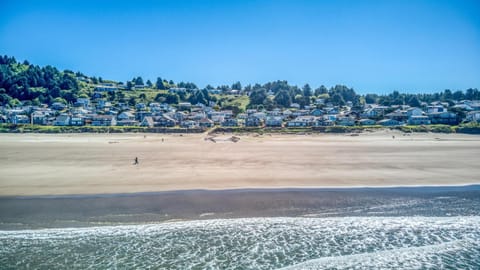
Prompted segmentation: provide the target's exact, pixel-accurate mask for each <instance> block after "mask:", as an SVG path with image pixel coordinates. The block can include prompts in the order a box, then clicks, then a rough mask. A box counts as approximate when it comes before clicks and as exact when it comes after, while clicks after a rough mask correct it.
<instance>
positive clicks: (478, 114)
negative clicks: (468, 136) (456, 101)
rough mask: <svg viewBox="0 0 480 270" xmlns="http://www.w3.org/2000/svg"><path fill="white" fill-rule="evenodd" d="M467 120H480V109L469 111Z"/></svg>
mask: <svg viewBox="0 0 480 270" xmlns="http://www.w3.org/2000/svg"><path fill="white" fill-rule="evenodd" d="M465 120H466V121H467V122H480V111H473V112H468V113H467V116H466V118H465Z"/></svg>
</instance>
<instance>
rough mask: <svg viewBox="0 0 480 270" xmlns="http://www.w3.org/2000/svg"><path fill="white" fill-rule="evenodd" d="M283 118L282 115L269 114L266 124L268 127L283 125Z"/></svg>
mask: <svg viewBox="0 0 480 270" xmlns="http://www.w3.org/2000/svg"><path fill="white" fill-rule="evenodd" d="M282 124H283V119H282V117H280V116H268V117H267V118H266V120H265V126H267V127H281V126H282Z"/></svg>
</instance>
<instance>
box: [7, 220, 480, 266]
mask: <svg viewBox="0 0 480 270" xmlns="http://www.w3.org/2000/svg"><path fill="white" fill-rule="evenodd" d="M479 246H480V217H478V216H463V217H339V218H244V219H215V220H200V221H181V222H170V223H160V224H143V225H126V226H108V227H90V228H63V229H44V230H25V231H0V265H3V266H6V267H7V268H26V267H25V266H27V265H29V266H30V267H32V266H35V267H34V268H64V267H65V266H67V265H68V266H69V268H76V269H85V268H89V267H90V268H96V269H98V268H103V269H106V268H114V267H116V266H117V267H122V268H150V267H152V268H164V269H237V268H241V269H275V268H281V267H286V268H285V269H329V268H336V269H349V268H355V269H357V268H358V269H371V268H375V269H382V268H383V269H415V268H445V267H447V268H448V267H450V268H473V269H475V267H480V248H479ZM72 266H73V267H72ZM0 268H2V267H0Z"/></svg>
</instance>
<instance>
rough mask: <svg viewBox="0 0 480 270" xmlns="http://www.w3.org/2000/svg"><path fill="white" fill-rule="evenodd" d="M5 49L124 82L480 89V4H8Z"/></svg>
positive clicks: (0, 31)
mask: <svg viewBox="0 0 480 270" xmlns="http://www.w3.org/2000/svg"><path fill="white" fill-rule="evenodd" d="M0 8H1V10H2V16H1V17H0V54H6V55H10V56H15V57H16V58H17V60H25V59H27V60H29V61H30V62H31V63H34V64H38V65H48V64H50V65H53V66H56V67H58V68H60V69H71V70H74V71H77V70H79V71H82V72H84V73H85V74H87V75H92V76H101V77H103V78H106V79H114V80H121V81H125V80H128V79H131V78H132V77H134V76H142V77H143V78H144V79H151V80H152V81H154V80H155V79H156V77H158V76H160V77H162V78H166V79H172V80H174V81H176V82H178V81H192V82H195V83H197V85H199V86H200V87H203V86H205V85H206V84H212V85H219V84H232V83H233V82H235V81H240V82H241V83H242V84H244V85H245V84H248V83H255V82H259V83H265V82H267V81H272V80H277V79H281V80H288V81H289V82H290V83H292V84H298V85H303V84H305V83H310V84H311V85H312V86H313V87H317V86H319V85H321V84H324V85H326V86H328V87H329V86H333V85H335V84H346V85H348V86H351V87H354V89H356V90H357V91H358V92H360V93H366V92H376V93H387V92H391V91H393V90H400V91H402V92H432V91H440V90H443V89H447V88H448V89H452V90H455V89H462V90H463V89H466V88H469V87H476V88H480V1H476V0H473V1H462V0H455V1H442V0H430V1H426V0H424V1H422V0H418V1H414V0H411V1H409V0H399V1H394V0H392V1H367V0H365V1H362V0H360V1H353V0H351V1H341V0H340V1H306V0H303V1H302V0H297V1H293V0H291V1H282V0H279V1H274V0H272V1H249V0H244V1H215V0H212V1H201V0H198V1H174V0H172V1H125V2H124V1H40V0H38V1H13V0H12V1H9V0H0Z"/></svg>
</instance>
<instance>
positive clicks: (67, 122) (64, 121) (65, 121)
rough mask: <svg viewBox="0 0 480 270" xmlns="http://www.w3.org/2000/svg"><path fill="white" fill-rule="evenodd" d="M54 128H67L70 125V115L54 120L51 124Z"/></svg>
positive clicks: (60, 116)
mask: <svg viewBox="0 0 480 270" xmlns="http://www.w3.org/2000/svg"><path fill="white" fill-rule="evenodd" d="M53 125H54V126H69V125H70V115H68V114H61V115H59V116H57V117H56V118H55V121H54V122H53Z"/></svg>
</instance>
